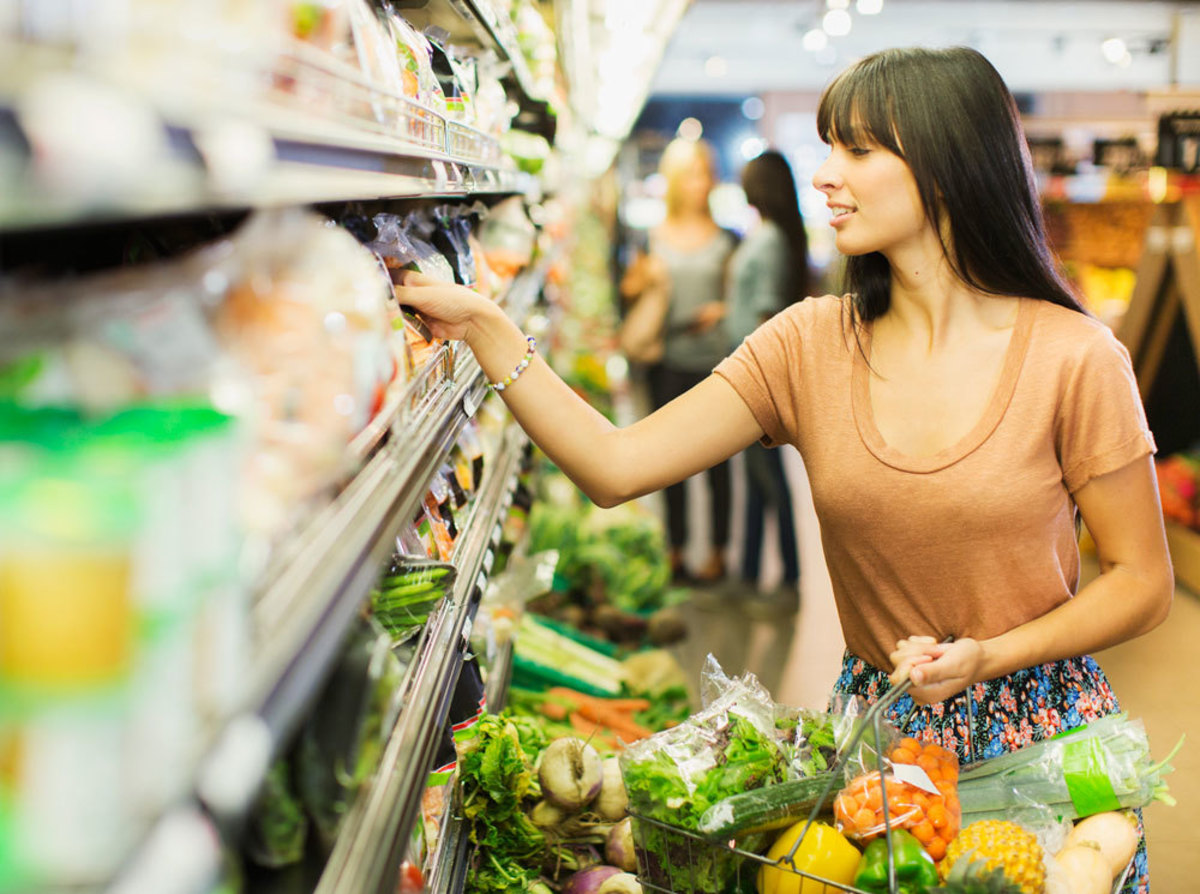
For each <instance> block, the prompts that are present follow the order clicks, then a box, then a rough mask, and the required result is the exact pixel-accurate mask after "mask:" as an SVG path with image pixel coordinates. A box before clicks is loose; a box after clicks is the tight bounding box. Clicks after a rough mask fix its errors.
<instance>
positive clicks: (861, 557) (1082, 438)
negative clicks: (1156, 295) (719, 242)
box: [715, 296, 1155, 668]
mask: <svg viewBox="0 0 1200 894" xmlns="http://www.w3.org/2000/svg"><path fill="white" fill-rule="evenodd" d="M850 319H851V309H850V306H849V303H848V301H847V300H846V299H842V298H838V297H835V296H825V297H823V298H810V299H808V300H807V301H803V302H800V303H798V304H795V305H792V306H791V307H789V308H788V309H786V310H784V311H783V312H781V313H779V314H777V315H776V316H775V317H773V318H772V319H771V320H769V321H768V322H767V323H765V324H764V325H762V326H761V327H759V328H758V330H756V331H755V332H754V333H753V334H752V335H751V336H750V337H749V338H747V339H746V340H745V341H744V342H743V343H742V345H741V346H740V347H739V348H738V349H737V350H736V351H735V352H734V353H733V354H732V355H731V356H730V357H728V358H727V359H725V360H724V361H723V362H722V363H720V364H719V365H718V366H717V367H716V369H715V373H716V374H717V375H719V376H721V377H722V378H724V379H725V380H726V381H728V382H729V383H730V385H732V386H733V388H734V389H735V390H736V391H737V393H738V394H739V395H740V396H741V397H742V399H743V400H744V401H745V402H746V405H747V406H748V407H749V408H750V410H751V412H752V413H753V414H754V417H755V419H756V420H757V421H758V423H759V425H760V426H762V429H763V431H764V432H765V436H764V439H763V440H764V443H766V444H768V445H778V444H783V443H790V444H794V445H795V446H796V447H797V449H798V450H799V451H800V453H801V455H802V456H803V458H804V464H805V467H806V469H807V472H808V476H809V480H810V482H811V485H812V493H813V502H814V505H815V507H816V511H817V518H818V520H819V522H820V527H821V541H822V545H823V547H824V551H825V557H826V562H827V564H828V567H829V574H830V578H831V581H832V584H833V592H834V598H835V600H836V602H837V607H838V614H839V617H840V619H841V624H842V632H843V634H844V636H845V640H846V645H847V647H848V648H849V649H850V651H851V652H853V653H854V654H856V655H858V656H859V657H861V658H863V659H865V660H866V661H868V662H870V663H871V664H874V665H875V666H876V667H879V668H888V667H889V666H890V663H889V661H888V655H889V653H890V652H891V651H892V649H893V648H894V647H895V643H896V641H897V640H899V639H901V638H902V637H906V636H914V635H928V636H934V637H936V638H938V639H944V638H945V637H946V636H949V635H954V636H956V637H964V636H970V637H975V638H977V639H986V638H989V637H992V636H996V635H998V634H1000V633H1003V632H1005V631H1007V630H1010V629H1012V628H1013V627H1017V626H1019V625H1021V624H1024V623H1026V622H1028V621H1030V620H1032V619H1034V618H1036V617H1039V616H1041V615H1043V614H1045V613H1046V612H1049V611H1051V610H1052V609H1054V608H1056V607H1057V606H1059V605H1061V604H1062V603H1064V602H1065V601H1066V600H1068V599H1070V598H1071V597H1072V595H1073V594H1074V593H1075V590H1076V587H1077V586H1078V582H1079V552H1078V548H1077V545H1076V537H1075V515H1076V510H1075V505H1074V501H1073V500H1072V498H1071V494H1072V493H1073V492H1075V491H1077V490H1078V489H1079V488H1080V487H1082V486H1083V485H1084V484H1086V483H1087V482H1088V481H1090V480H1092V479H1093V478H1095V477H1097V476H1099V475H1103V474H1106V473H1108V472H1112V471H1116V470H1117V469H1119V468H1121V467H1123V466H1125V465H1127V464H1128V463H1130V462H1132V461H1133V460H1135V459H1138V458H1139V457H1142V456H1145V455H1147V454H1149V453H1153V452H1154V449H1155V447H1154V440H1153V436H1152V435H1151V433H1150V431H1149V428H1148V427H1147V425H1146V418H1145V413H1144V411H1143V408H1142V403H1141V399H1140V397H1139V396H1138V390H1137V383H1136V380H1135V378H1134V375H1133V369H1132V366H1131V364H1130V361H1129V355H1128V352H1127V351H1126V350H1125V348H1124V347H1123V346H1122V345H1121V344H1120V342H1118V341H1117V340H1116V338H1115V337H1114V336H1113V334H1112V332H1111V330H1109V329H1108V328H1107V327H1106V326H1104V325H1103V324H1102V323H1100V322H1098V321H1096V320H1094V319H1092V318H1091V317H1088V316H1085V315H1084V314H1081V313H1078V312H1076V311H1072V310H1068V309H1066V308H1062V307H1058V306H1057V305H1054V304H1051V303H1049V302H1045V301H1038V300H1034V299H1022V300H1021V302H1020V307H1019V310H1018V313H1017V319H1016V322H1015V324H1014V327H1013V332H1012V335H1011V337H1010V340H1009V344H1008V347H1007V350H1006V353H1005V357H1004V360H1003V364H1002V367H1001V371H1000V375H999V379H998V381H997V382H996V384H995V386H994V389H993V391H992V394H991V396H990V398H989V400H988V403H987V405H986V407H985V408H984V410H983V412H982V414H981V415H980V418H979V419H978V421H977V422H976V424H975V425H974V426H973V427H972V428H971V429H970V430H969V431H968V432H967V433H966V434H965V435H964V436H963V437H962V438H960V439H959V441H958V442H957V443H955V444H953V445H951V446H949V447H947V448H945V449H943V450H941V451H939V452H937V453H934V454H931V455H929V456H909V455H906V454H904V453H902V452H900V451H898V450H895V449H893V448H892V447H891V446H889V445H888V443H887V442H886V440H885V439H884V438H883V437H882V435H881V434H880V432H879V430H878V428H877V427H876V425H875V420H874V414H873V411H872V408H871V396H870V376H871V370H870V367H869V364H868V361H867V358H868V357H869V356H870V344H871V341H870V339H871V329H870V326H869V325H867V326H863V327H859V330H858V333H857V337H856V333H855V331H854V330H853V329H852V328H851V325H850V322H849V321H850ZM860 345H861V350H860Z"/></svg>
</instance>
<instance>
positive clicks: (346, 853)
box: [317, 428, 525, 894]
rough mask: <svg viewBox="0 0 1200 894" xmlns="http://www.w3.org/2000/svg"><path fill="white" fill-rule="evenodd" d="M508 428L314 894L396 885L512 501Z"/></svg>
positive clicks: (517, 444)
mask: <svg viewBox="0 0 1200 894" xmlns="http://www.w3.org/2000/svg"><path fill="white" fill-rule="evenodd" d="M524 443H525V441H524V435H523V434H521V433H520V431H519V430H517V429H515V428H513V429H510V430H509V432H508V433H507V434H506V437H505V439H504V442H503V445H502V448H501V450H500V453H499V455H498V456H497V457H496V460H495V461H494V463H493V464H492V465H491V467H490V468H489V469H488V470H486V471H485V473H484V481H483V483H482V485H481V487H480V492H479V495H478V497H477V498H476V502H475V506H474V508H473V509H472V511H471V515H470V517H469V519H468V520H467V522H466V524H465V525H464V527H463V533H462V534H461V535H460V540H459V541H458V546H457V547H456V554H455V559H454V563H455V565H456V566H457V567H458V577H457V582H456V584H455V588H454V593H453V598H452V599H451V600H448V601H446V602H445V603H443V605H442V607H441V609H440V610H439V611H438V612H437V613H436V614H435V615H434V616H433V617H432V618H431V619H430V621H429V623H428V625H427V626H426V628H425V631H424V633H423V634H422V640H421V643H420V645H419V646H418V651H417V659H416V660H415V661H414V662H413V664H412V666H411V669H410V671H409V673H408V675H407V677H406V679H405V683H404V686H403V703H404V709H403V710H402V712H401V714H400V719H399V720H398V721H397V723H396V727H395V729H394V730H393V732H392V735H391V738H390V739H389V740H388V743H387V746H386V748H385V750H384V754H383V759H382V761H381V763H380V766H379V769H378V770H377V772H376V775H375V781H374V783H373V784H372V785H371V786H369V787H368V788H367V789H365V790H364V791H363V792H362V793H361V794H360V796H359V798H358V799H357V800H356V802H355V804H354V807H353V808H352V809H351V811H350V813H349V814H348V815H347V817H346V820H345V823H344V825H343V829H342V833H341V835H340V836H339V838H338V842H337V845H336V846H335V847H334V850H333V853H332V854H331V855H330V857H329V861H328V863H327V864H326V867H325V871H324V873H323V874H322V876H321V880H320V883H319V884H318V886H317V894H335V892H336V894H350V892H354V894H369V892H385V891H389V892H390V891H391V890H394V888H395V873H396V871H397V867H398V866H399V864H400V861H401V859H402V858H403V855H404V850H405V848H406V846H407V843H408V836H409V833H410V831H411V829H412V826H413V823H414V821H415V819H416V816H417V813H418V811H419V810H420V805H421V794H422V792H423V791H424V787H425V780H426V777H427V775H428V772H429V768H430V765H431V763H432V761H433V758H434V752H435V750H436V747H437V743H438V737H437V733H438V731H439V730H440V729H441V728H442V727H443V725H444V724H445V722H446V717H447V713H448V711H449V707H450V698H451V695H452V693H453V691H454V686H455V684H456V683H457V681H458V676H459V673H460V671H461V670H462V660H463V656H464V654H465V651H466V648H467V643H468V639H469V636H470V628H471V625H472V624H473V623H474V618H475V612H476V609H477V608H478V605H479V597H480V595H481V590H482V581H483V580H484V578H485V576H486V574H487V572H488V571H490V569H491V561H492V557H493V555H494V553H493V550H494V549H495V547H496V545H497V544H498V543H499V537H500V530H501V522H502V518H503V514H504V512H505V511H506V509H507V508H508V506H509V505H510V504H511V502H512V495H513V491H514V488H515V483H516V476H517V472H518V469H519V467H520V462H521V457H522V453H523V450H524Z"/></svg>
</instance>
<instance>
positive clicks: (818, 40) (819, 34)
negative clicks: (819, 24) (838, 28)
mask: <svg viewBox="0 0 1200 894" xmlns="http://www.w3.org/2000/svg"><path fill="white" fill-rule="evenodd" d="M802 43H803V44H804V49H806V50H808V51H809V52H810V53H816V52H818V51H819V50H823V49H825V47H827V46H829V35H828V34H826V33H825V32H824V31H822V30H821V29H820V28H813V29H812V30H810V31H807V32H806V33H805V35H804V38H803V40H802Z"/></svg>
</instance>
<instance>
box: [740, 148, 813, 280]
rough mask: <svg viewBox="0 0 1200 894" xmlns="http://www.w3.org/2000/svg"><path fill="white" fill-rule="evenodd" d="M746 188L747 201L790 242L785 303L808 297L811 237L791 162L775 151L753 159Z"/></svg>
mask: <svg viewBox="0 0 1200 894" xmlns="http://www.w3.org/2000/svg"><path fill="white" fill-rule="evenodd" d="M742 189H743V190H745V192H746V201H747V202H749V203H750V205H752V206H753V207H754V208H755V209H756V210H757V211H758V213H759V214H760V215H762V218H763V220H769V221H771V223H773V224H775V226H777V227H779V229H780V230H781V231H782V232H783V235H784V237H785V238H786V239H787V244H788V248H789V255H790V257H789V258H788V282H787V294H786V296H785V297H786V300H785V301H784V304H792V303H793V302H796V301H800V300H801V299H803V298H806V297H808V292H809V287H810V283H809V275H808V234H807V233H806V232H805V230H804V218H803V217H802V216H801V214H800V204H799V201H798V200H797V198H796V180H795V178H794V177H793V176H792V168H791V166H790V165H789V164H788V163H787V159H786V158H784V157H783V156H782V155H780V154H779V153H778V152H775V151H772V150H768V151H766V152H764V153H762V154H761V155H760V156H758V157H757V158H754V159H751V160H750V161H748V162H747V163H746V166H745V167H744V168H742Z"/></svg>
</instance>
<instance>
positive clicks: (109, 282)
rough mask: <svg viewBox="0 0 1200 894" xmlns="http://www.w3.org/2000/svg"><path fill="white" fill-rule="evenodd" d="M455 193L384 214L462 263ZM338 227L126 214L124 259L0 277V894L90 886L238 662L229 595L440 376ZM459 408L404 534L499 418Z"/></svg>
mask: <svg viewBox="0 0 1200 894" xmlns="http://www.w3.org/2000/svg"><path fill="white" fill-rule="evenodd" d="M518 210H520V209H519V208H518ZM480 213H481V211H480V208H478V207H476V206H465V207H464V208H463V209H462V210H461V211H455V210H453V209H449V208H448V207H444V206H435V207H434V208H430V209H421V210H419V211H415V212H412V213H409V214H407V215H403V216H399V215H392V216H391V219H390V220H389V222H392V223H395V224H396V225H397V228H398V229H399V228H402V227H403V228H406V231H407V232H409V233H413V234H417V236H416V238H418V239H420V240H421V242H422V244H423V245H424V246H426V247H427V248H426V249H425V251H426V254H424V255H422V256H421V260H422V261H424V262H425V263H426V264H427V265H428V266H430V267H431V268H432V267H433V266H435V265H438V264H439V263H440V264H442V265H444V266H445V269H446V270H447V271H448V272H449V275H450V277H451V278H454V277H455V276H458V277H463V278H466V277H472V278H474V280H475V281H476V282H478V277H479V274H478V270H479V269H480V264H479V259H480V258H483V257H484V254H485V251H486V249H480V246H481V245H482V243H480V242H479V241H477V240H475V239H474V237H473V236H471V235H470V234H469V233H468V230H469V229H471V228H473V227H475V226H476V225H477V223H478V218H479V215H480ZM359 223H360V221H359V220H356V219H355V218H354V217H351V218H348V219H347V222H346V225H345V226H339V225H337V224H335V223H333V222H331V221H330V220H328V219H327V218H325V217H324V216H321V215H318V214H315V213H312V212H309V211H302V210H283V211H269V212H261V213H257V214H252V215H250V216H249V217H248V218H247V219H246V220H245V221H244V222H243V223H241V224H240V225H239V226H237V227H236V228H235V229H233V230H232V231H231V232H229V233H227V234H225V235H219V236H218V238H217V239H216V240H215V241H211V242H207V243H203V244H200V245H199V247H193V246H196V243H197V241H198V239H202V238H206V237H207V238H211V234H212V233H213V232H216V233H218V234H219V233H222V232H223V231H222V229H220V228H218V227H216V225H215V224H214V225H212V226H209V225H201V224H195V225H192V226H190V227H184V226H183V225H181V226H180V230H179V232H178V233H177V234H175V239H176V240H177V242H172V241H171V240H168V239H162V240H157V241H152V240H150V239H149V238H142V239H140V240H139V239H137V238H134V237H135V236H136V235H137V234H133V236H130V237H129V239H128V241H129V244H130V246H134V247H138V251H139V252H142V254H148V255H149V257H150V258H151V259H152V260H149V261H146V262H144V263H142V264H140V265H138V266H131V267H127V268H119V269H112V270H106V271H103V272H96V273H85V274H80V275H75V276H72V277H70V278H69V279H67V278H63V279H52V278H48V277H45V276H39V277H34V276H31V275H28V274H24V275H21V276H19V277H18V276H12V277H9V278H6V279H4V280H3V281H0V430H2V431H3V438H2V440H0V455H2V456H3V458H4V461H3V462H0V541H2V542H3V543H4V544H5V548H4V550H3V551H2V552H0V694H2V696H3V697H0V751H3V753H5V754H18V753H19V754H23V755H26V757H24V758H23V759H22V760H20V761H17V762H14V763H11V764H10V766H11V770H10V771H9V772H6V773H4V774H0V853H2V854H3V863H4V865H5V866H7V867H12V871H11V876H9V873H7V872H6V873H0V877H3V878H0V882H2V883H0V890H7V889H6V888H5V887H4V885H7V884H9V883H10V877H11V879H12V881H11V883H12V884H14V885H24V886H25V887H27V888H28V887H30V886H32V887H37V886H39V885H44V886H49V885H52V884H59V883H61V884H64V885H71V884H76V885H89V884H96V883H99V882H101V881H103V880H105V879H107V878H110V877H111V875H112V873H113V872H115V871H116V869H117V868H118V867H119V866H120V865H121V863H122V862H123V861H124V860H126V859H128V857H129V856H130V854H131V853H132V852H133V850H134V849H135V848H136V847H137V845H138V842H139V841H141V840H142V838H143V837H144V835H145V834H146V832H147V830H148V829H149V828H150V826H151V824H152V823H153V821H154V820H155V818H156V817H157V816H158V815H159V814H160V813H161V811H162V810H163V809H164V808H165V806H166V805H168V804H169V803H172V801H173V800H174V799H177V798H178V797H180V793H181V792H182V791H185V790H187V788H188V786H189V785H191V784H192V780H193V776H194V773H195V769H196V766H197V764H198V762H199V760H200V758H201V756H202V755H201V751H202V749H203V748H204V747H205V743H207V742H210V741H211V740H212V739H213V738H214V737H215V734H216V731H217V730H218V729H219V728H220V727H221V725H222V724H223V723H224V722H225V721H226V720H227V719H228V718H229V717H230V716H231V714H232V713H233V712H234V711H235V710H244V709H245V707H246V706H245V699H246V693H247V691H248V688H250V687H252V685H253V684H254V683H258V682H261V681H256V680H254V679H253V675H254V673H255V660H256V654H257V650H256V648H255V643H256V639H257V638H260V637H266V636H270V635H272V634H273V633H274V631H267V630H259V629H257V628H256V626H255V620H256V617H257V616H256V614H255V598H256V597H255V594H256V593H258V592H263V591H266V590H269V587H270V585H271V583H272V578H273V569H275V568H276V564H277V563H278V562H280V561H286V559H285V558H284V557H286V556H288V554H289V550H291V549H292V548H293V547H294V543H295V540H296V538H297V537H298V536H303V535H304V534H305V532H306V530H307V528H308V526H309V525H310V524H311V523H312V521H313V519H315V518H319V517H321V514H322V513H323V512H324V511H325V509H326V507H328V505H329V503H330V502H331V501H332V500H334V499H335V498H337V496H338V493H339V491H340V489H341V488H342V487H343V486H344V485H345V484H346V482H348V481H349V480H350V479H351V478H352V477H353V476H354V474H355V473H356V472H357V471H358V470H359V468H360V467H361V465H362V463H363V462H364V461H365V459H366V457H367V456H368V452H369V450H370V449H371V448H370V447H365V446H362V443H360V442H362V439H363V438H364V437H365V436H370V437H387V436H388V434H389V433H390V432H394V434H393V438H401V439H403V438H407V437H410V432H409V430H408V426H409V423H410V422H411V421H413V420H414V419H416V418H417V417H416V413H417V412H418V410H420V409H421V407H423V406H425V405H426V403H425V402H426V401H427V400H428V399H429V397H430V396H432V395H437V394H441V393H444V391H445V388H446V385H447V383H448V381H449V377H450V376H451V375H452V374H453V372H454V369H455V362H456V357H455V354H456V351H455V348H454V346H452V345H449V344H437V343H435V342H434V340H431V339H429V338H428V333H427V332H423V331H422V327H419V326H418V325H417V324H416V322H415V318H414V317H412V316H411V315H409V314H406V313H405V311H404V309H403V308H401V307H400V306H399V305H398V304H397V302H396V300H395V297H394V293H393V291H392V289H391V283H390V281H389V277H388V275H387V274H386V273H385V269H386V265H385V261H386V258H383V257H381V255H380V254H377V253H376V252H374V251H372V250H371V248H369V247H367V246H366V245H364V244H363V243H364V241H371V239H373V238H374V236H375V235H376V233H375V232H372V233H370V234H364V233H363V231H362V230H361V229H360V228H359V226H358V224H359ZM185 231H186V232H185ZM200 231H203V233H204V234H205V235H204V236H200V235H198V234H199V232H200ZM363 235H367V236H368V238H367V239H364V238H363ZM356 237H358V238H356ZM410 244H411V243H410ZM141 246H148V247H147V248H146V249H145V251H144V252H143V251H142V249H141V248H140V247H141ZM477 253H478V257H477ZM122 256H128V257H130V258H133V257H134V256H135V252H134V250H133V248H129V249H126V250H125V252H124V254H123V255H122ZM154 258H157V260H153V259H154ZM393 259H394V257H393ZM118 260H119V258H114V259H113V260H112V261H111V262H110V263H116V262H117V261H118ZM476 418H477V419H478V420H479V422H478V423H470V424H467V425H466V426H465V428H464V429H463V431H462V434H461V436H460V437H459V439H458V442H457V443H456V444H455V445H454V447H453V448H452V449H451V451H450V453H449V455H448V457H447V461H446V464H445V465H444V466H443V467H442V468H440V469H438V470H437V472H436V473H435V475H434V477H433V480H432V481H431V483H430V484H431V486H430V490H429V494H428V498H427V499H424V500H422V501H421V504H420V507H419V513H420V515H419V517H418V518H416V519H413V520H411V523H409V524H405V525H402V526H401V530H400V538H401V540H402V541H403V545H402V549H403V551H404V552H405V553H406V554H409V555H428V556H430V557H431V558H434V559H437V560H439V561H449V560H450V559H451V558H452V557H453V552H454V545H455V538H456V535H457V532H458V527H459V526H461V525H462V524H464V523H465V522H466V521H467V519H468V514H469V512H470V507H471V505H472V503H471V500H472V496H473V494H474V493H476V492H477V490H478V486H479V483H480V481H481V478H482V474H483V470H484V465H485V460H487V459H488V458H489V457H490V456H492V455H494V453H495V450H496V447H497V446H498V442H499V437H500V432H501V431H502V430H503V427H504V426H505V425H506V424H507V422H506V420H505V418H504V417H503V416H502V415H499V414H498V412H497V410H496V408H495V406H494V404H493V402H491V401H485V403H484V406H482V407H480V408H479V409H478V411H477V413H476ZM372 429H374V430H375V434H374V435H372V434H371V430H372ZM371 443H374V442H373V441H372V442H371ZM393 570H395V569H393ZM408 583H411V581H410V582H408ZM443 583H444V584H446V583H447V582H446V581H443ZM382 584H383V586H381V587H380V588H379V590H378V592H377V594H376V596H375V600H374V602H375V606H374V608H375V612H376V616H377V618H378V619H379V620H380V621H382V622H383V623H385V624H386V625H387V626H388V628H389V629H390V631H391V634H392V635H393V636H395V637H402V636H404V635H405V633H406V632H407V633H408V634H411V633H412V632H414V631H415V630H417V629H419V626H420V624H421V623H422V621H423V618H424V617H426V616H427V612H428V611H429V609H430V608H431V606H432V605H433V602H434V593H433V592H432V591H428V592H425V593H423V594H419V593H418V592H417V591H416V589H415V588H414V589H411V590H406V589H405V586H406V583H405V582H402V581H401V580H399V579H396V577H395V576H394V575H393V576H392V579H390V580H389V579H385V580H384V581H383V582H382ZM248 681H250V682H249V683H248ZM34 742H40V743H42V744H41V745H38V746H36V747H34V746H33V744H32V743H34ZM56 743H62V746H63V747H71V748H80V749H83V750H84V751H86V752H87V753H88V754H89V760H88V761H87V762H85V763H78V762H73V761H67V762H65V765H64V762H63V761H61V760H60V759H58V758H56V757H54V755H57V754H59V753H60V750H61V749H60V748H59V747H58V745H56ZM344 769H345V773H346V774H347V778H354V777H355V773H356V772H357V771H356V770H355V768H354V767H350V766H347V767H345V768H344ZM68 793H73V794H70V796H68ZM82 803H87V804H89V805H91V806H90V807H89V809H87V810H81V809H80V804H82ZM327 813H328V811H327ZM334 825H335V823H334V822H332V821H330V822H327V823H325V826H326V827H327V828H332V827H333V826H334ZM263 852H264V853H268V852H272V853H274V852H283V853H286V852H287V849H286V848H281V849H278V851H273V850H272V849H270V848H266V849H264V851H263ZM264 859H265V860H267V861H268V862H269V861H270V860H271V859H278V858H272V857H270V856H267V857H265V858H264Z"/></svg>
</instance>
